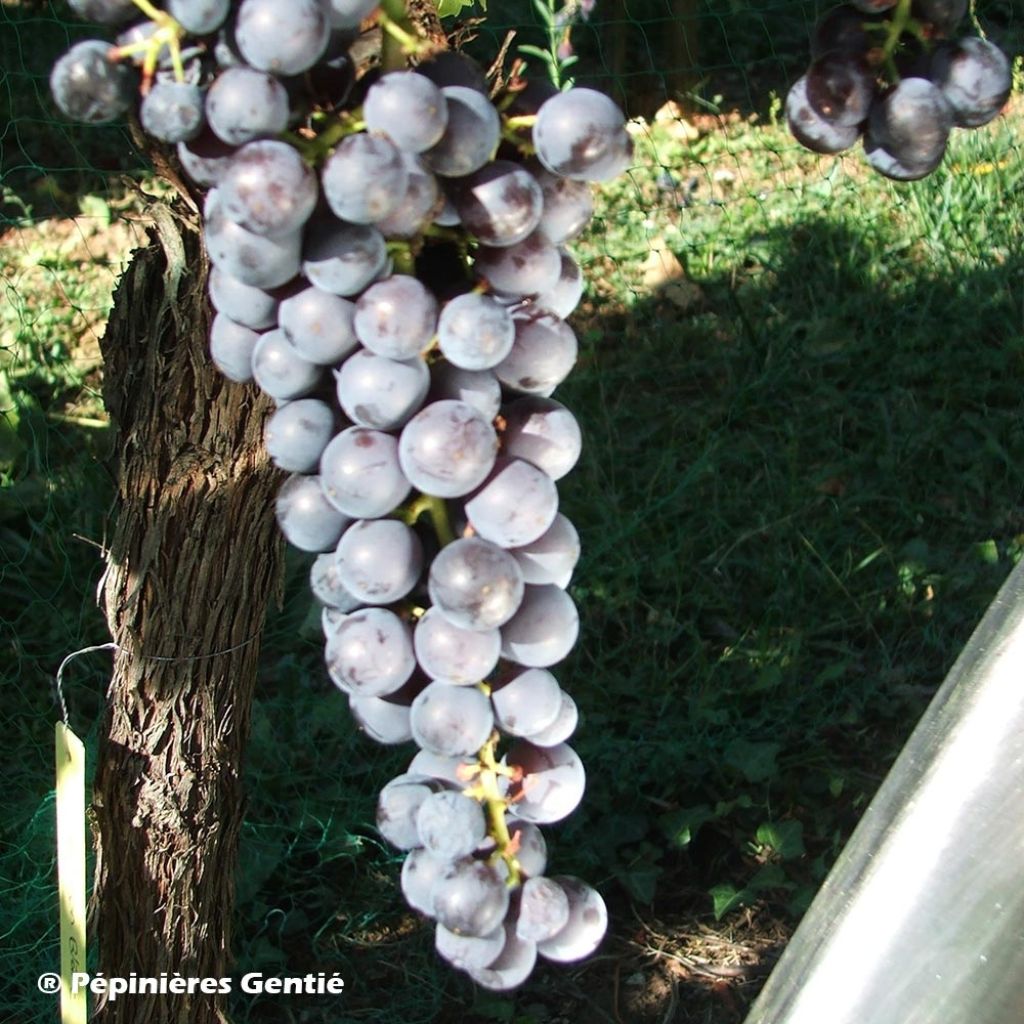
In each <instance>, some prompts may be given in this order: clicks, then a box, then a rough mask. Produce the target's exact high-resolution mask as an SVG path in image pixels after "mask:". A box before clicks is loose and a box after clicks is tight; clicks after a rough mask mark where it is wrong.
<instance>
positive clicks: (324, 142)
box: [278, 110, 366, 167]
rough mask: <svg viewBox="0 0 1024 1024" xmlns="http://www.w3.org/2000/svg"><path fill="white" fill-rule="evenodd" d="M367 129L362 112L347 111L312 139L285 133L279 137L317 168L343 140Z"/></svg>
mask: <svg viewBox="0 0 1024 1024" xmlns="http://www.w3.org/2000/svg"><path fill="white" fill-rule="evenodd" d="M365 128H366V122H365V121H364V120H363V119H362V116H361V111H358V110H354V111H346V112H344V113H341V114H339V115H338V117H337V119H336V120H334V121H332V122H331V123H330V124H329V125H328V126H327V127H326V128H325V129H324V130H323V131H322V132H321V133H320V134H319V135H317V136H316V137H315V138H312V139H304V138H302V137H301V136H298V135H296V134H295V133H294V132H284V133H282V134H281V135H279V136H278V138H279V139H280V140H281V141H282V142H287V143H288V144H289V145H290V146H294V147H295V148H296V149H297V150H298V151H299V152H300V153H301V154H302V158H303V160H305V161H306V163H308V164H309V165H310V166H312V167H317V166H319V165H320V164H321V163H323V161H324V158H325V157H326V156H327V154H328V153H330V151H331V150H332V149H334V147H335V146H336V145H337V144H338V143H339V142H341V140H342V139H344V138H347V137H348V136H349V135H356V134H357V133H359V132H361V131H363V130H364V129H365Z"/></svg>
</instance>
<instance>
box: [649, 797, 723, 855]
mask: <svg viewBox="0 0 1024 1024" xmlns="http://www.w3.org/2000/svg"><path fill="white" fill-rule="evenodd" d="M717 817H719V815H718V814H717V813H716V812H715V811H713V810H712V809H711V808H710V807H709V806H708V805H707V804H698V805H697V806H696V807H681V808H679V810H678V811H669V813H668V814H665V815H663V816H662V818H661V827H662V829H664V831H665V835H666V836H667V837H668V840H669V842H671V843H672V844H673V845H675V846H689V845H690V843H691V842H693V838H694V836H696V834H697V832H698V831H699V830H700V827H701V826H702V825H706V824H707V823H708V822H709V821H714V820H715V818H717Z"/></svg>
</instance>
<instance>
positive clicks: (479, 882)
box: [434, 690, 509, 938]
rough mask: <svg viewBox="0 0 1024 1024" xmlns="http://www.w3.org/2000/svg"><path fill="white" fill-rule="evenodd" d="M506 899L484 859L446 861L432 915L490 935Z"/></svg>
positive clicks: (460, 929)
mask: <svg viewBox="0 0 1024 1024" xmlns="http://www.w3.org/2000/svg"><path fill="white" fill-rule="evenodd" d="M459 692H460V693H471V692H473V691H466V690H460V691H459ZM508 899H509V893H508V888H507V887H506V885H505V883H504V882H503V881H502V880H501V878H500V876H499V875H498V873H497V871H495V869H494V868H493V867H491V866H490V865H489V864H487V863H486V862H484V861H479V860H469V859H467V860H460V861H456V862H455V863H454V864H449V865H448V866H447V867H446V868H445V869H444V870H443V871H442V872H441V873H440V875H439V877H438V879H437V881H436V882H435V883H434V915H435V916H436V918H437V920H438V922H439V923H440V924H443V925H444V926H445V927H446V928H447V929H448V930H449V931H453V932H455V934H456V935H472V936H475V937H477V938H481V937H482V936H484V935H489V934H490V933H491V932H493V931H494V929H495V928H498V927H500V925H501V923H502V921H503V919H504V917H505V912H506V911H507V910H508Z"/></svg>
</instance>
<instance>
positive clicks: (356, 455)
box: [320, 427, 410, 519]
mask: <svg viewBox="0 0 1024 1024" xmlns="http://www.w3.org/2000/svg"><path fill="white" fill-rule="evenodd" d="M320 475H321V477H322V478H323V488H324V493H325V494H326V495H327V499H328V500H329V501H330V502H331V504H332V505H334V506H335V507H336V508H338V509H340V510H341V511H342V512H345V513H346V514H347V515H350V516H354V517H358V518H360V519H372V518H376V517H378V516H384V515H387V514H388V513H389V512H390V511H391V510H392V509H394V508H395V507H396V506H398V505H400V504H401V503H402V502H403V501H404V500H405V497H406V495H408V493H409V489H410V488H409V481H408V480H407V479H406V478H405V477H404V476H403V475H402V470H401V467H400V465H399V462H398V442H397V441H396V440H395V439H394V438H393V437H392V436H391V435H390V434H385V433H383V432H382V431H379V430H370V429H368V428H366V427H349V428H348V429H347V430H343V431H342V432H341V433H340V434H338V435H337V436H336V437H334V438H333V439H332V440H331V442H330V443H329V444H328V445H327V447H326V448H325V449H324V453H323V455H321V457H320Z"/></svg>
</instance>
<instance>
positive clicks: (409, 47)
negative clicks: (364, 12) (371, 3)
mask: <svg viewBox="0 0 1024 1024" xmlns="http://www.w3.org/2000/svg"><path fill="white" fill-rule="evenodd" d="M378 21H379V23H380V27H381V31H382V32H383V38H382V40H381V64H382V66H383V68H384V70H385V71H401V70H402V69H403V68H405V67H407V66H408V63H409V57H413V56H419V55H420V54H422V53H424V52H425V51H427V50H429V49H430V44H429V43H428V42H427V40H425V39H422V38H420V37H419V36H418V35H417V34H416V31H415V29H414V28H413V25H412V22H411V21H410V20H409V15H408V12H407V11H406V9H405V0H383V2H382V3H381V5H380V13H379V15H378Z"/></svg>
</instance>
